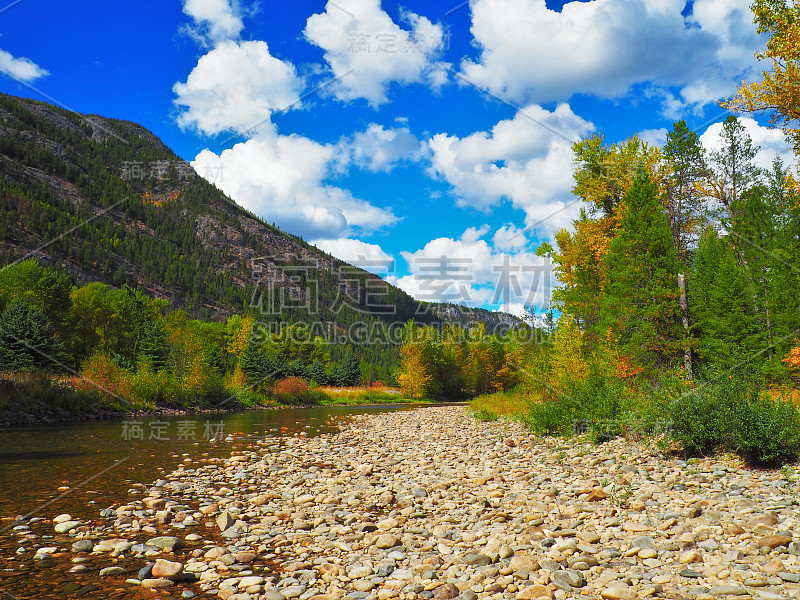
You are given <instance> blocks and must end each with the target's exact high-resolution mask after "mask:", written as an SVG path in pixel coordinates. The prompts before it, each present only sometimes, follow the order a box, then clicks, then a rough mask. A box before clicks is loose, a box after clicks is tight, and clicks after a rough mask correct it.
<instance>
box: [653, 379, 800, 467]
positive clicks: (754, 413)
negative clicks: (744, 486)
mask: <svg viewBox="0 0 800 600" xmlns="http://www.w3.org/2000/svg"><path fill="white" fill-rule="evenodd" d="M668 412H669V415H670V418H671V421H672V436H673V438H674V439H675V440H677V441H679V442H680V443H681V444H682V446H683V448H684V450H685V451H686V452H687V453H689V454H702V455H706V454H711V453H713V452H717V451H720V450H727V451H729V452H735V453H736V454H739V455H741V456H742V457H744V458H746V459H747V460H748V461H750V462H751V463H752V464H755V465H758V466H775V465H778V464H781V463H785V462H790V461H794V460H796V459H797V457H798V456H800V412H798V410H797V408H796V407H795V406H794V405H793V404H791V403H790V402H784V401H782V400H776V399H772V398H771V397H769V396H768V395H767V394H766V392H765V390H764V387H763V385H761V383H759V382H758V381H755V380H753V379H751V378H748V377H746V376H744V375H741V374H737V375H733V376H730V377H729V378H727V379H723V380H720V381H717V382H712V383H708V384H701V385H700V386H699V387H698V388H697V389H695V390H692V391H691V392H688V393H686V394H683V395H682V396H680V397H678V398H676V399H675V400H673V401H672V402H671V403H670V404H669V406H668Z"/></svg>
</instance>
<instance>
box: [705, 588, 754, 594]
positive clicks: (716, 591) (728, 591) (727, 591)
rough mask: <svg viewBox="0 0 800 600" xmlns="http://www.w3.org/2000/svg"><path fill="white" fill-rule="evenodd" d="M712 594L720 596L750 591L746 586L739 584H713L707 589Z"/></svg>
mask: <svg viewBox="0 0 800 600" xmlns="http://www.w3.org/2000/svg"><path fill="white" fill-rule="evenodd" d="M708 593H709V594H711V595H712V596H722V595H723V594H730V595H732V596H746V595H747V594H749V593H750V592H748V591H747V588H746V587H744V586H741V585H715V586H713V587H711V588H710V589H709V590H708Z"/></svg>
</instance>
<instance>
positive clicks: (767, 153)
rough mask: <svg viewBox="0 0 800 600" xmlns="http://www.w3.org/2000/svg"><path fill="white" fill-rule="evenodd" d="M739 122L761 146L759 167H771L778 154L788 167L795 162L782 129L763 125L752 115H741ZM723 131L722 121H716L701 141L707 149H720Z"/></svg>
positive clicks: (758, 160)
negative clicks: (752, 117)
mask: <svg viewBox="0 0 800 600" xmlns="http://www.w3.org/2000/svg"><path fill="white" fill-rule="evenodd" d="M739 122H740V123H741V124H742V125H743V126H744V128H745V129H746V130H747V133H748V134H750V138H751V139H752V140H753V145H755V146H760V147H761V149H760V150H759V151H758V154H757V155H756V160H755V163H756V165H757V166H758V167H760V168H762V169H769V168H771V167H772V161H773V160H774V159H775V155H776V154H777V155H778V156H780V157H781V158H782V159H783V164H784V166H787V167H788V166H789V165H791V164H793V163H794V161H795V156H794V153H793V152H792V150H791V148H790V147H789V145H788V144H787V143H786V138H785V136H784V135H783V132H782V131H781V130H780V129H773V128H770V127H762V126H761V125H759V124H758V123H757V122H756V121H755V120H754V119H751V118H750V117H740V118H739ZM721 131H722V123H714V124H713V125H711V126H710V127H709V128H708V129H706V130H705V132H703V134H702V135H701V136H700V143H701V144H702V145H703V147H704V148H705V149H706V150H709V151H710V150H720V149H721V148H722V140H721V139H720V136H719V134H720V132H721Z"/></svg>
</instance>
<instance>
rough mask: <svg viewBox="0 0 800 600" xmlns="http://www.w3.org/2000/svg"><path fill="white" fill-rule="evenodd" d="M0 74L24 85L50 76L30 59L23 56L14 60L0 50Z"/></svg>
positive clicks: (11, 56)
mask: <svg viewBox="0 0 800 600" xmlns="http://www.w3.org/2000/svg"><path fill="white" fill-rule="evenodd" d="M0 73H5V74H6V75H10V76H11V77H13V78H14V79H19V80H20V81H24V82H26V83H29V82H31V81H36V80H37V79H39V78H41V77H44V76H45V75H49V74H50V73H48V72H47V71H46V70H45V69H43V68H42V67H40V66H39V65H37V64H36V63H35V62H33V61H32V60H31V59H29V58H25V57H24V56H22V57H20V58H16V57H14V56H13V55H11V54H9V53H8V52H6V51H5V50H0Z"/></svg>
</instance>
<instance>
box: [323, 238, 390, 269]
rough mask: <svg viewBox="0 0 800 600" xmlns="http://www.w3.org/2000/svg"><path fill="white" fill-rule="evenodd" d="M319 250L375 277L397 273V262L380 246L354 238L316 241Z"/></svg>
mask: <svg viewBox="0 0 800 600" xmlns="http://www.w3.org/2000/svg"><path fill="white" fill-rule="evenodd" d="M311 243H312V244H314V245H315V246H316V247H317V248H319V249H321V250H324V251H325V252H327V253H328V254H331V255H333V256H335V257H336V258H339V259H341V260H343V261H344V262H346V263H348V264H351V265H353V266H356V267H358V268H360V269H364V270H365V271H369V272H370V273H374V274H375V275H379V276H381V277H386V276H388V275H392V274H393V273H394V272H395V261H394V257H393V256H392V255H391V254H387V253H386V252H384V250H383V248H381V247H380V246H379V245H378V244H368V243H366V242H363V241H361V240H356V239H353V238H338V239H330V240H314V241H313V242H311Z"/></svg>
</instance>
